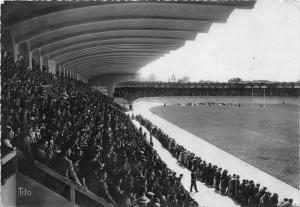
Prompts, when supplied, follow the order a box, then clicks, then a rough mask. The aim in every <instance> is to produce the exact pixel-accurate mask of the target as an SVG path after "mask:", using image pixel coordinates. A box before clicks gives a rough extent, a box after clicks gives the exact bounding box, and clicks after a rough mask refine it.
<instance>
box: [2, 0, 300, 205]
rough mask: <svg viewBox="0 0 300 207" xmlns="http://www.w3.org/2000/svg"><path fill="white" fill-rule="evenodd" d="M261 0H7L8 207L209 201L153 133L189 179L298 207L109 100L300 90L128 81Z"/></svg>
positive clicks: (234, 196) (295, 87) (294, 87)
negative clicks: (240, 179)
mask: <svg viewBox="0 0 300 207" xmlns="http://www.w3.org/2000/svg"><path fill="white" fill-rule="evenodd" d="M255 3H256V1H255V0H186V1H175V0H174V1H173V0H140V1H131V0H128V1H126V0H121V1H91V2H90V1H78V2H73V1H71V2H69V1H61V2H59V1H53V2H41V1H38V2H35V1H29V2H23V1H5V2H4V4H3V5H2V6H1V23H2V24H1V204H2V205H3V206H104V207H109V206H114V207H117V206H120V207H123V206H124V207H142V206H147V207H152V206H153V207H154V206H165V207H173V206H176V207H179V206H180V207H198V206H199V207H201V206H205V203H202V202H201V200H196V199H195V198H194V196H193V195H192V194H191V193H190V191H191V190H192V189H188V188H186V186H185V185H184V184H183V182H182V175H179V174H176V172H175V171H174V170H172V169H171V168H170V166H169V165H168V164H169V163H168V162H166V161H164V159H163V157H162V156H161V155H160V154H159V152H158V150H156V149H155V148H154V147H153V143H152V142H151V141H149V140H148V138H149V132H150V133H151V135H150V136H151V139H152V135H153V137H154V134H155V137H156V138H157V139H158V140H159V141H160V142H161V143H162V145H163V146H164V147H165V148H168V149H169V151H170V153H171V154H172V155H173V156H174V157H176V159H178V161H179V163H180V165H181V166H182V167H184V168H187V169H189V170H191V171H192V172H193V173H194V174H192V175H191V176H192V178H193V179H192V182H194V184H196V180H197V182H198V180H200V181H202V182H203V183H206V184H207V185H208V186H210V187H214V188H215V189H216V190H217V191H219V190H220V192H221V193H222V194H224V195H225V194H226V195H227V196H228V197H226V199H228V200H229V199H231V200H233V201H234V205H237V206H239V205H241V206H249V207H250V206H251V207H267V206H269V207H275V206H280V207H288V206H292V204H293V203H294V201H293V199H292V198H290V197H289V198H282V199H281V200H279V199H278V198H279V196H280V195H279V196H278V194H279V192H278V194H277V193H276V192H272V194H271V193H270V192H268V191H267V188H265V187H264V186H259V185H255V186H254V184H255V183H256V182H255V181H249V182H248V181H247V182H246V181H245V182H241V183H240V185H239V183H238V182H237V181H236V180H238V178H237V175H235V176H233V177H234V179H231V178H230V177H229V175H228V176H227V174H226V173H225V171H226V170H225V169H224V171H223V173H222V175H221V174H220V171H221V170H220V169H219V168H218V167H217V166H216V165H208V167H207V168H203V165H202V164H201V163H204V162H202V161H201V162H200V160H201V159H200V157H197V156H195V155H193V154H192V153H189V152H188V150H186V149H184V147H183V146H180V145H178V144H176V143H175V141H174V140H172V139H170V138H169V137H168V136H167V135H166V134H164V133H163V131H162V130H161V129H160V127H159V126H155V125H154V124H153V123H151V121H149V120H147V119H146V118H144V117H142V116H134V115H133V114H130V113H127V112H126V111H127V109H126V108H125V107H123V106H122V105H119V104H117V103H116V102H114V99H113V94H115V95H114V96H115V97H122V98H125V99H128V100H130V101H133V100H135V99H136V98H139V97H146V96H169V95H172V96H174V95H176V96H181V95H186V94H189V95H191V96H202V95H205V96H222V95H224V96H228V95H229V96H249V95H251V94H250V91H251V90H252V91H253V93H254V94H255V95H261V94H262V93H264V94H265V95H266V96H291V97H298V96H299V84H298V83H253V82H251V83H188V84H177V83H155V82H154V83H141V82H139V83H136V82H133V81H135V80H137V76H136V73H137V72H138V69H139V68H141V67H142V66H144V65H146V64H148V63H149V62H151V61H153V60H155V59H157V58H158V57H160V56H162V55H163V54H166V53H167V52H169V51H171V50H175V49H177V48H180V47H181V46H183V44H184V43H185V41H186V40H193V39H194V38H195V37H196V35H197V34H198V33H201V32H202V33H206V32H208V30H209V27H210V26H211V25H212V24H213V23H214V22H217V23H226V20H227V18H228V17H229V16H230V14H231V12H232V11H233V10H234V9H236V8H238V9H252V8H253V7H254V5H255ZM128 81H129V82H128ZM119 83H120V84H119ZM118 84H119V85H118ZM103 86H105V88H106V89H105V90H106V92H107V94H106V95H105V94H103V93H104V91H105V90H102V89H103V88H102V87H103ZM263 86H266V88H264V87H263ZM249 87H250V89H249ZM261 89H263V92H262V90H261ZM253 93H252V94H253ZM136 121H138V122H140V123H141V126H138V125H137V124H136ZM143 127H144V128H146V130H145V129H143ZM167 146H168V147H167ZM170 153H169V154H170ZM183 154H185V155H183ZM182 157H185V158H186V159H185V160H183V159H182ZM207 162H209V161H207ZM194 164H195V165H194ZM200 168H201V172H204V174H203V173H202V174H201V176H200V174H199V173H200ZM195 169H197V170H198V171H197V173H198V174H196V173H195ZM217 172H219V173H217ZM185 176H186V175H185ZM193 176H194V177H193ZM256 184H257V183H256ZM196 191H197V188H196ZM250 191H251V192H250ZM211 199H213V198H211Z"/></svg>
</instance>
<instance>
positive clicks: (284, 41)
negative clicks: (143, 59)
mask: <svg viewBox="0 0 300 207" xmlns="http://www.w3.org/2000/svg"><path fill="white" fill-rule="evenodd" d="M151 73H154V74H156V75H157V76H158V77H159V80H161V81H167V80H168V78H169V77H171V75H172V74H174V75H175V76H176V78H181V77H183V76H184V75H187V76H190V78H191V81H198V80H211V81H227V80H228V79H230V78H233V77H240V78H242V79H243V80H252V79H256V80H258V79H259V80H262V79H263V80H276V81H297V80H300V0H258V1H257V3H256V5H255V7H254V8H253V9H251V10H240V9H236V10H234V11H233V13H232V14H231V15H230V17H229V19H228V21H227V23H225V24H213V25H212V27H211V28H210V31H209V32H208V33H206V34H201V33H200V34H198V36H197V38H196V40H195V41H188V42H187V43H186V45H185V46H184V47H182V48H180V49H178V50H176V51H172V52H171V53H170V54H167V55H165V56H164V57H161V58H160V59H159V60H156V61H155V62H153V63H151V64H149V65H147V66H146V67H144V68H142V69H141V74H142V76H143V77H148V76H149V74H151Z"/></svg>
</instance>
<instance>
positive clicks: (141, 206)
mask: <svg viewBox="0 0 300 207" xmlns="http://www.w3.org/2000/svg"><path fill="white" fill-rule="evenodd" d="M149 203H150V199H149V198H147V196H146V195H145V193H143V194H142V195H141V196H140V197H138V199H137V205H136V207H146V206H148V204H149Z"/></svg>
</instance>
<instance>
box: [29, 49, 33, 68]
mask: <svg viewBox="0 0 300 207" xmlns="http://www.w3.org/2000/svg"><path fill="white" fill-rule="evenodd" d="M28 58H29V60H28V66H29V67H30V68H32V52H30V51H29V53H28Z"/></svg>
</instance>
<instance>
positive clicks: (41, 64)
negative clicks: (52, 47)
mask: <svg viewBox="0 0 300 207" xmlns="http://www.w3.org/2000/svg"><path fill="white" fill-rule="evenodd" d="M39 54H40V70H41V71H42V68H43V57H42V56H41V51H40V50H39Z"/></svg>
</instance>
